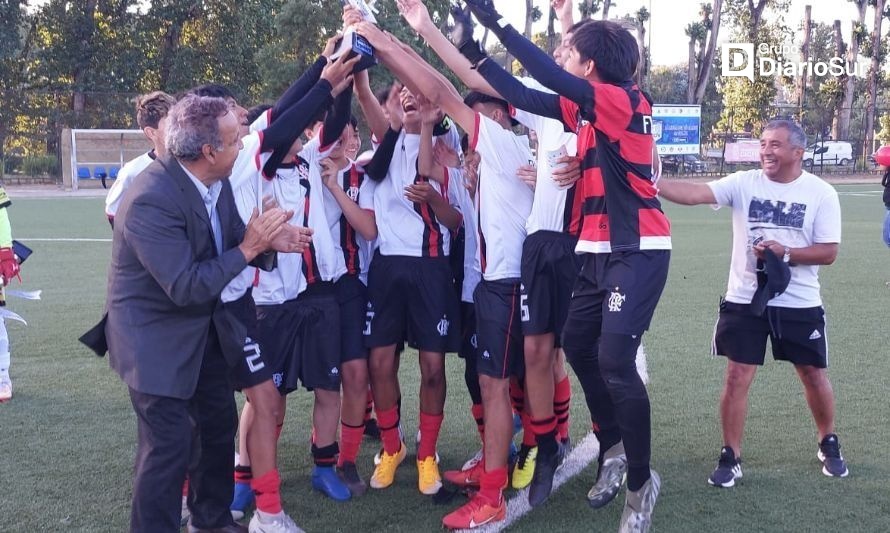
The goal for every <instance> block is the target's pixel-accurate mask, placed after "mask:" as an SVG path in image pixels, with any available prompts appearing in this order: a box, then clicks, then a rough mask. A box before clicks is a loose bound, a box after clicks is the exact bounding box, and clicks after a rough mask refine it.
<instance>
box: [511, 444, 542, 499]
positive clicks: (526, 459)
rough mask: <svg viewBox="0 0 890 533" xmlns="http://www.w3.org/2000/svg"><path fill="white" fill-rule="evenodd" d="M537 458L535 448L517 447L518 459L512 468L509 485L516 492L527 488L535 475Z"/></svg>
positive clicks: (536, 448) (536, 449)
mask: <svg viewBox="0 0 890 533" xmlns="http://www.w3.org/2000/svg"><path fill="white" fill-rule="evenodd" d="M537 457H538V447H537V446H526V445H525V444H523V445H522V446H520V447H519V459H518V460H517V461H516V467H515V468H513V479H512V482H511V484H512V485H513V488H514V489H516V490H520V489H524V488H525V487H528V485H529V483H531V482H532V477H534V475H535V461H536V460H537Z"/></svg>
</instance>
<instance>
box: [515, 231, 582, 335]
mask: <svg viewBox="0 0 890 533" xmlns="http://www.w3.org/2000/svg"><path fill="white" fill-rule="evenodd" d="M577 243H578V238H577V237H575V236H572V235H570V234H568V233H560V232H557V231H536V232H535V233H532V234H531V235H529V236H528V237H527V238H526V239H525V243H524V244H523V245H522V270H521V272H522V332H523V333H524V334H525V335H542V334H545V333H554V334H555V335H556V343H557V346H559V343H560V339H559V337H560V334H561V333H562V328H563V326H564V325H565V322H566V315H568V312H569V301H570V300H571V298H572V288H573V287H574V286H575V282H576V281H577V280H578V272H579V271H580V270H581V262H582V258H581V256H579V255H578V254H576V253H575V245H576V244H577Z"/></svg>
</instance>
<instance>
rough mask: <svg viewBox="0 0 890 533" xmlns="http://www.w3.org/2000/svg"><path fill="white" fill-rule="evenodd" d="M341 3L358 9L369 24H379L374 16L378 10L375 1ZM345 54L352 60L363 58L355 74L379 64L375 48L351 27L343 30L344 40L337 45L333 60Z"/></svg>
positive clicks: (354, 0) (356, 0)
mask: <svg viewBox="0 0 890 533" xmlns="http://www.w3.org/2000/svg"><path fill="white" fill-rule="evenodd" d="M340 3H341V4H343V7H346V6H352V7H354V8H356V9H357V10H358V11H359V12H360V13H361V14H362V17H364V19H365V20H367V21H368V22H373V23H375V24H376V23H377V18H376V17H375V16H374V13H375V12H376V10H375V9H374V7H373V5H374V1H373V0H371V2H370V3H368V2H365V0H340ZM343 54H348V56H347V57H349V58H350V59H351V58H352V57H354V56H356V55H358V56H361V59H359V60H358V63H356V64H355V67H353V69H352V71H353V72H361V71H362V70H365V69H368V68H371V67H373V66H374V65H376V64H377V58H375V57H374V47H372V46H371V43H369V42H368V40H367V39H365V38H364V37H362V36H361V35H359V34H357V33H355V30H354V29H353V28H351V27H350V28H345V29H344V30H343V38H342V39H340V42H339V43H338V44H337V49H336V51H334V54H333V55H332V56H331V59H332V60H336V59H337V58H339V57H340V56H342V55H343Z"/></svg>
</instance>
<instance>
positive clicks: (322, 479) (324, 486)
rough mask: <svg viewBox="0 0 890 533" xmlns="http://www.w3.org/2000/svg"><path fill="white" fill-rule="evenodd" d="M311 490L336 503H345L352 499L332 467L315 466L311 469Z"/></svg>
mask: <svg viewBox="0 0 890 533" xmlns="http://www.w3.org/2000/svg"><path fill="white" fill-rule="evenodd" d="M312 488H313V489H315V490H317V491H319V492H321V493H322V494H324V495H325V496H327V497H328V498H330V499H332V500H335V501H338V502H345V501H346V500H348V499H349V498H350V497H352V494H350V492H349V488H348V487H347V486H346V485H345V484H344V483H343V480H341V479H340V477H339V476H338V475H337V472H335V471H334V467H333V466H318V465H315V468H313V469H312Z"/></svg>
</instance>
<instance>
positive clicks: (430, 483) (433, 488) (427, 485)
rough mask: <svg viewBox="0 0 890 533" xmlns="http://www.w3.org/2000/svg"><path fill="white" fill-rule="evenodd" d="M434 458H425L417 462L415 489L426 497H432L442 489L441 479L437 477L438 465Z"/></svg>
mask: <svg viewBox="0 0 890 533" xmlns="http://www.w3.org/2000/svg"><path fill="white" fill-rule="evenodd" d="M436 459H437V458H436V457H427V458H426V459H423V460H418V461H417V488H418V489H420V492H422V493H423V494H426V495H427V496H432V495H433V494H436V493H437V492H439V489H441V488H442V477H441V476H440V475H439V464H438V462H437V461H436Z"/></svg>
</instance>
